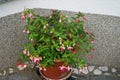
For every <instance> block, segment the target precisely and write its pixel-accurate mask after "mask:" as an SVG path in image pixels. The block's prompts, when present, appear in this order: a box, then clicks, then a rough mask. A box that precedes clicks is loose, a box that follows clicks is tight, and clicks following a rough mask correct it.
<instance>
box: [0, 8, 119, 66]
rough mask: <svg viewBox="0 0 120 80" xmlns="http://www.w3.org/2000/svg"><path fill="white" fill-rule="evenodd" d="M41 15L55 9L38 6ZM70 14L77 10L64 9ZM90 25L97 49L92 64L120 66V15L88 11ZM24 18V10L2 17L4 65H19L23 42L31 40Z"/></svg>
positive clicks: (0, 53) (1, 61)
mask: <svg viewBox="0 0 120 80" xmlns="http://www.w3.org/2000/svg"><path fill="white" fill-rule="evenodd" d="M34 11H35V13H37V14H39V15H48V14H50V13H51V11H50V10H48V9H34ZM62 12H63V13H65V14H67V15H68V16H72V15H74V14H76V13H75V12H69V11H62ZM85 16H86V17H87V21H86V27H87V29H88V31H90V32H92V33H94V35H95V43H94V45H95V51H94V52H93V59H92V60H88V63H89V64H95V65H106V66H113V67H117V68H120V17H115V16H108V15H98V14H87V13H86V14H85ZM23 23H24V22H22V21H21V19H20V13H16V14H13V15H9V16H6V17H2V18H0V68H6V67H11V66H15V65H16V61H17V58H18V55H19V54H20V53H21V52H22V49H23V44H24V43H25V42H27V40H26V37H25V35H24V34H23V33H22V31H23V28H24V27H23V26H24V25H25V24H23Z"/></svg>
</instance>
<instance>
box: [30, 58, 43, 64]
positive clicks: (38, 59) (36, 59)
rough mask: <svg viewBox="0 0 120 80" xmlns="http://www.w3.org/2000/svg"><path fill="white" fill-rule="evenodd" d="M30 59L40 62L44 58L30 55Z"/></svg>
mask: <svg viewBox="0 0 120 80" xmlns="http://www.w3.org/2000/svg"><path fill="white" fill-rule="evenodd" d="M30 60H31V61H32V62H34V63H37V64H38V63H39V62H40V60H42V57H30Z"/></svg>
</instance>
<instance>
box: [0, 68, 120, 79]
mask: <svg viewBox="0 0 120 80" xmlns="http://www.w3.org/2000/svg"><path fill="white" fill-rule="evenodd" d="M0 80H45V79H43V78H42V76H41V75H40V74H39V73H38V71H37V70H36V71H35V70H24V71H21V72H17V73H14V74H11V75H7V76H3V77H0ZM67 80H120V77H117V76H97V75H77V74H72V75H71V77H70V78H69V79H67Z"/></svg>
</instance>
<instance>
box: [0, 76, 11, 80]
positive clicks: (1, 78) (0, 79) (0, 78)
mask: <svg viewBox="0 0 120 80" xmlns="http://www.w3.org/2000/svg"><path fill="white" fill-rule="evenodd" d="M0 80H9V78H8V77H0Z"/></svg>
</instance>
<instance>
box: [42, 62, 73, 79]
mask: <svg viewBox="0 0 120 80" xmlns="http://www.w3.org/2000/svg"><path fill="white" fill-rule="evenodd" d="M62 65H63V63H62V62H56V63H55V64H54V65H53V66H52V67H50V66H48V67H47V68H46V71H44V70H43V69H42V70H41V71H40V73H41V75H42V76H43V77H44V78H45V79H47V80H64V79H67V78H68V77H69V76H70V75H71V73H72V70H70V71H68V70H67V69H65V70H64V71H61V70H60V68H59V67H60V66H62Z"/></svg>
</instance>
